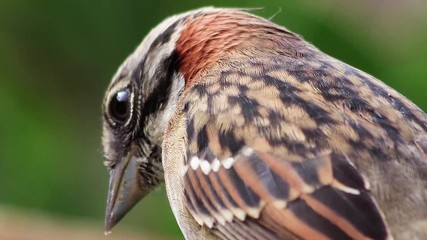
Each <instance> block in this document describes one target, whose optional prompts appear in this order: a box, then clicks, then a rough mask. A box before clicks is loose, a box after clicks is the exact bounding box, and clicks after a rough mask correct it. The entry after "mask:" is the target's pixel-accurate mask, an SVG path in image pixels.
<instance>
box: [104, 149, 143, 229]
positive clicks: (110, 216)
mask: <svg viewBox="0 0 427 240" xmlns="http://www.w3.org/2000/svg"><path fill="white" fill-rule="evenodd" d="M137 159H138V158H137V157H135V156H134V154H133V151H130V152H129V153H128V155H127V156H126V157H124V158H123V159H122V160H121V161H118V162H117V164H116V165H115V166H114V168H113V169H112V170H111V171H110V185H109V188H108V199H107V209H106V215H105V234H108V233H109V232H110V230H111V229H112V228H113V227H114V225H116V224H117V223H118V222H119V221H120V220H121V219H122V218H123V217H124V216H125V215H126V213H127V212H129V210H131V209H132V207H133V206H135V204H136V203H138V202H139V200H141V199H142V198H143V197H144V196H145V195H147V194H148V192H149V190H148V189H147V190H144V189H145V188H144V187H143V186H142V187H141V186H140V181H139V178H140V176H139V173H138V163H137Z"/></svg>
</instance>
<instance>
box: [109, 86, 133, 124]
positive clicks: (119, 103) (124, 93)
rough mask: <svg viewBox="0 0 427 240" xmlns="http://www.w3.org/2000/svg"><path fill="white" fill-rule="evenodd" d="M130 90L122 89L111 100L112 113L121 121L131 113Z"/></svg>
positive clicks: (114, 117)
mask: <svg viewBox="0 0 427 240" xmlns="http://www.w3.org/2000/svg"><path fill="white" fill-rule="evenodd" d="M130 107H131V106H130V92H129V90H127V89H125V90H121V91H119V92H117V93H116V94H115V95H114V97H113V98H112V99H111V102H110V115H111V117H112V118H113V119H114V120H115V121H117V122H119V123H123V122H125V121H126V120H127V119H128V117H129V115H130Z"/></svg>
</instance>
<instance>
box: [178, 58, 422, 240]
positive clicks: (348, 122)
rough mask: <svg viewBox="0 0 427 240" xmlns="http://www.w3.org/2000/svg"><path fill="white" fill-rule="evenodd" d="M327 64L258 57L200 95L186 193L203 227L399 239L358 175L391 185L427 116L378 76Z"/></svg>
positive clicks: (286, 235) (268, 235)
mask: <svg viewBox="0 0 427 240" xmlns="http://www.w3.org/2000/svg"><path fill="white" fill-rule="evenodd" d="M317 59H318V61H317V60H316V61H313V62H309V61H306V60H305V61H298V60H295V59H291V60H290V61H289V62H285V61H284V60H283V59H275V58H271V59H252V60H251V61H250V62H249V63H248V62H246V63H244V64H243V65H242V66H238V65H232V67H231V68H229V69H225V70H224V68H223V70H221V72H220V73H219V74H218V73H215V74H212V75H207V76H206V77H205V79H204V81H203V83H200V84H197V85H195V86H194V87H193V88H192V89H191V92H190V93H189V94H188V96H187V98H186V99H187V102H186V103H185V104H184V112H186V114H187V116H188V117H187V123H186V124H187V125H186V128H187V129H186V131H187V138H188V152H187V157H186V164H187V169H186V173H185V176H184V179H185V182H184V187H185V197H186V202H187V204H188V209H189V210H190V212H191V214H192V215H193V216H194V218H195V219H196V220H197V222H198V223H199V224H202V225H205V226H207V227H209V228H211V229H212V230H213V231H215V232H216V233H217V234H218V235H220V236H223V237H224V238H225V239H391V238H392V237H391V234H390V231H389V229H388V227H387V223H386V221H385V219H384V216H383V214H382V213H381V209H380V208H379V207H378V205H377V204H376V202H375V199H374V198H373V195H372V194H371V192H370V190H369V185H370V184H369V183H368V181H367V180H366V179H364V177H362V174H361V173H360V172H359V170H360V169H359V168H358V167H360V166H362V167H363V169H364V171H368V172H369V171H370V172H369V176H370V177H371V178H372V177H375V178H377V179H376V180H375V181H374V182H371V184H375V186H376V187H378V183H380V184H381V183H384V181H386V180H385V176H376V174H377V173H379V170H378V169H381V167H383V166H380V165H381V162H391V161H395V159H399V158H401V159H404V158H407V157H410V155H409V154H406V153H405V152H404V151H406V150H405V149H406V148H407V146H409V145H408V144H409V141H408V140H407V139H411V134H412V133H413V132H414V131H413V130H411V129H409V128H410V127H409V126H410V125H411V124H413V125H416V124H417V122H419V124H420V126H421V124H422V123H424V120H425V119H424V117H425V116H424V114H422V112H421V111H420V110H419V109H417V108H416V107H414V106H413V105H410V103H409V102H408V101H407V100H406V99H404V98H402V97H401V96H400V95H398V93H396V92H395V91H394V90H392V89H390V88H387V87H386V86H385V85H384V84H382V83H380V82H379V81H377V80H375V79H374V78H372V77H370V76H369V75H366V74H364V73H362V72H360V71H358V70H355V69H353V68H351V67H349V66H347V65H344V64H342V63H341V62H339V61H337V60H333V59H331V58H329V57H325V59H326V60H325V59H324V60H325V62H322V61H321V60H322V59H320V58H317ZM266 62H267V63H268V64H266ZM245 64H246V65H245ZM402 113H404V114H406V115H408V114H410V118H407V119H409V120H408V121H412V122H411V123H408V122H405V121H407V120H405V118H404V117H403V114H402ZM423 116H424V117H423ZM421 118H423V119H421ZM426 126H427V125H425V124H422V127H426ZM405 142H406V143H408V144H406V145H407V146H406V145H405V144H402V143H405ZM398 146H400V147H398ZM411 149H413V148H411ZM411 151H412V150H411ZM405 154H406V155H405ZM414 160H416V161H418V160H417V159H414ZM420 161H421V160H420ZM355 164H356V165H357V166H355ZM399 164H404V163H403V162H402V163H399ZM388 166H391V165H388ZM408 166H409V165H408ZM411 166H412V165H411ZM392 167H393V168H394V167H396V169H397V170H396V171H401V170H402V168H401V167H399V166H398V164H397V165H396V164H395V165H393V166H392ZM411 168H413V166H412V167H411ZM376 171H377V172H376ZM369 180H372V179H369ZM391 181H394V180H393V179H391ZM396 181H397V180H396ZM399 181H400V180H399ZM399 184H400V183H399ZM397 187H398V186H394V185H393V186H390V187H389V188H383V191H387V193H386V194H392V193H390V192H389V191H392V189H394V188H397ZM376 190H378V188H376ZM384 196H385V195H384ZM390 196H391V195H390ZM401 200H402V199H401ZM395 201H399V199H396V200H395Z"/></svg>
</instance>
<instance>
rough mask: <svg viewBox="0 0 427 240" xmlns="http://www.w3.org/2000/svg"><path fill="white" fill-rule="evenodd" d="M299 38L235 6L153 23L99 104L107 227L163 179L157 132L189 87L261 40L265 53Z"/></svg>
mask: <svg viewBox="0 0 427 240" xmlns="http://www.w3.org/2000/svg"><path fill="white" fill-rule="evenodd" d="M283 35H286V37H287V38H284V37H283ZM275 39H280V41H276V40H275ZM283 39H288V40H289V43H285V44H284V42H283ZM298 41H299V38H298V37H297V36H296V35H293V34H292V33H290V32H288V31H287V30H286V29H284V28H277V27H276V25H273V24H272V23H271V22H269V21H267V20H265V19H262V18H259V17H256V16H253V15H251V14H248V13H245V12H241V11H238V10H233V9H214V8H204V9H199V10H196V11H191V12H187V13H184V14H181V15H177V16H173V17H170V18H168V19H166V20H165V21H163V22H162V23H161V24H159V25H158V26H157V27H156V28H154V29H153V30H152V31H151V32H150V33H149V34H148V35H147V37H146V38H145V39H144V40H143V41H142V43H141V44H140V45H139V47H138V48H137V49H136V50H135V51H134V53H132V54H131V55H130V56H129V57H128V58H127V59H126V61H125V62H124V63H123V64H122V65H121V67H120V68H119V70H118V71H117V73H116V74H115V76H114V77H113V79H112V81H111V83H110V85H109V87H108V89H107V92H106V96H105V99H104V103H103V114H104V115H103V146H104V153H105V158H106V161H105V165H106V166H107V167H108V168H109V170H110V185H109V193H108V200H107V212H106V231H109V230H110V229H111V228H112V227H113V226H114V225H115V224H116V223H117V222H118V221H119V220H120V219H121V218H122V217H123V216H124V215H125V214H126V213H127V212H128V211H129V210H130V209H131V208H132V207H133V206H134V205H135V204H136V203H137V202H138V201H139V200H141V199H142V198H143V197H144V196H146V195H147V194H148V193H149V192H150V191H151V190H152V189H154V188H155V187H156V186H158V185H159V184H160V183H162V181H163V168H162V159H161V155H162V149H161V146H162V141H163V134H164V132H165V130H166V127H167V125H168V123H169V121H170V119H171V117H172V116H173V114H174V112H175V111H176V108H177V105H179V104H178V103H179V99H180V96H181V95H182V94H183V93H184V92H185V91H186V90H187V89H189V87H191V86H192V85H193V84H194V83H195V82H197V81H198V80H199V79H201V77H202V76H203V75H205V74H207V73H208V72H209V71H208V70H210V72H212V70H213V69H214V68H215V67H214V66H216V69H217V70H218V69H220V66H221V64H223V63H224V62H226V61H229V60H230V59H242V58H250V57H251V54H254V51H257V48H258V46H260V45H262V46H263V48H259V49H263V51H269V52H270V53H271V51H274V49H278V51H279V50H280V51H282V52H283V51H289V54H294V53H293V52H291V48H290V47H289V46H291V44H290V43H292V44H294V42H295V43H297V42H298ZM278 45H283V46H281V47H278ZM259 53H260V54H262V53H261V52H259Z"/></svg>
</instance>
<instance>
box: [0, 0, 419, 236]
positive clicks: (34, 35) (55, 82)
mask: <svg viewBox="0 0 427 240" xmlns="http://www.w3.org/2000/svg"><path fill="white" fill-rule="evenodd" d="M399 2H400V1H389V2H387V1H374V2H371V1H354V3H350V2H347V3H344V2H342V1H339V0H325V1H314V0H310V1H305V2H304V3H302V2H300V1H290V0H289V1H285V0H281V1H279V0H277V1H273V0H271V1H256V0H253V1H243V0H240V1H237V0H236V1H234V2H233V3H231V4H230V3H229V1H225V0H221V1H220V0H218V1H211V2H208V1H195V0H193V1H171V0H169V1H167V0H157V1H150V2H148V1H141V0H125V1H112V0H105V1H101V0H94V1H86V0H74V1H53V0H44V1H31V0H21V1H7V0H0V119H1V123H0V204H6V205H13V206H17V207H22V208H24V209H30V208H33V209H39V210H41V211H46V212H50V213H51V214H57V215H61V216H71V217H80V218H92V219H95V220H96V221H99V223H100V224H102V221H103V215H104V207H105V198H106V191H107V181H108V173H107V171H106V170H105V168H104V167H103V166H102V164H101V163H102V148H101V144H100V136H101V102H102V98H103V94H104V90H105V88H106V86H107V85H108V83H109V80H110V78H111V76H112V75H113V74H114V72H115V70H116V68H117V67H118V66H119V64H120V63H121V61H122V60H123V59H124V58H125V57H126V56H127V55H128V54H129V53H130V52H131V51H132V50H133V49H134V48H135V47H136V46H137V44H139V42H140V41H141V39H142V38H143V37H144V35H145V34H146V33H147V32H148V31H149V30H150V28H151V27H153V26H155V25H156V24H157V23H158V22H159V21H161V20H162V19H163V18H165V17H167V16H169V15H171V14H174V13H178V12H182V11H186V10H189V9H194V8H197V7H201V6H204V5H215V6H231V7H263V9H260V10H254V13H255V14H258V15H261V16H264V17H267V18H269V17H271V16H273V15H275V14H276V13H277V14H276V15H275V17H274V18H273V21H274V22H276V23H279V24H281V25H284V26H286V27H288V28H289V29H291V30H293V31H296V32H298V33H299V34H301V35H302V36H304V37H305V39H307V40H308V41H310V42H312V43H314V44H315V45H316V46H317V47H319V48H320V49H322V50H323V51H325V52H327V53H329V54H331V55H332V56H335V57H337V58H339V59H342V60H344V61H345V62H347V63H349V64H350V65H353V66H355V67H358V68H361V69H363V70H365V71H367V72H369V73H370V74H372V75H374V76H376V77H378V78H380V79H381V80H383V81H385V82H386V83H387V84H389V85H391V86H393V87H395V88H396V89H397V90H398V91H400V92H402V93H403V94H404V95H406V96H407V97H408V98H410V99H412V100H413V101H414V102H416V103H417V104H418V105H419V106H421V107H422V108H424V109H427V95H425V94H424V91H425V90H426V89H427V83H426V81H424V77H425V76H427V68H426V62H427V44H425V42H427V15H426V14H424V13H425V10H427V4H425V3H420V1H408V2H405V3H401V4H402V5H399ZM279 11H280V12H279ZM122 224H123V225H127V226H128V227H130V228H133V229H136V230H147V231H159V232H162V233H166V234H179V233H178V228H177V226H176V224H175V220H174V219H173V217H172V214H171V211H170V210H169V207H168V205H167V201H166V196H165V193H164V190H161V191H158V192H156V193H155V194H154V195H152V196H150V197H149V198H147V199H145V200H144V201H143V202H142V204H140V205H139V206H138V207H137V208H136V209H135V211H133V212H132V213H131V214H130V215H129V216H127V217H126V219H125V220H124V221H123V223H122ZM119 227H120V226H119ZM178 236H179V235H178Z"/></svg>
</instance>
